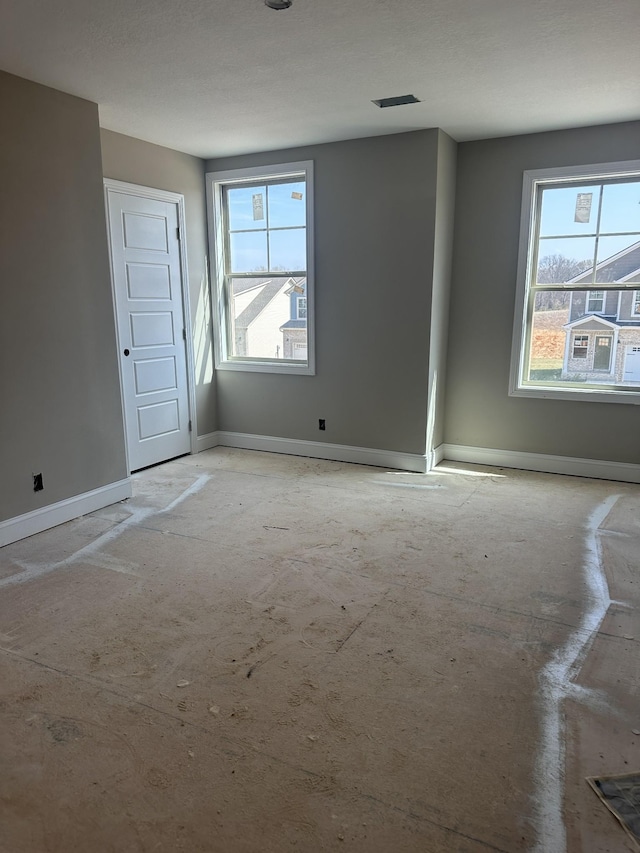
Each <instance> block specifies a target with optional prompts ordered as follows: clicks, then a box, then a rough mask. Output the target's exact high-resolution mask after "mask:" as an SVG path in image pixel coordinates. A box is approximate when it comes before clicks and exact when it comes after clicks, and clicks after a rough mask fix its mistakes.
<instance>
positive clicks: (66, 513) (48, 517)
mask: <svg viewBox="0 0 640 853" xmlns="http://www.w3.org/2000/svg"><path fill="white" fill-rule="evenodd" d="M130 497H131V480H130V479H129V478H128V477H127V479H126V480H119V481H118V482H116V483H109V485H108V486H101V487H100V488H99V489H93V491H91V492H84V494H81V495H75V496H74V497H72V498H67V499H66V500H63V501H58V503H55V504H49V506H43V507H41V508H40V509H34V510H33V512H27V513H25V514H24V515H17V516H16V517H15V518H9V519H7V521H0V547H2V546H3V545H9V544H10V543H11V542H17V541H18V540H19V539H26V538H27V536H33V535H34V533H41V532H42V531H43V530H48V529H49V528H50V527H56V526H57V525H58V524H64V522H65V521H71V519H73V518H78V516H80V515H86V514H87V513H88V512H95V511H96V510H98V509H102V507H105V506H109V504H114V503H117V502H118V501H122V500H124V499H125V498H130Z"/></svg>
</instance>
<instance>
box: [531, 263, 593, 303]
mask: <svg viewBox="0 0 640 853" xmlns="http://www.w3.org/2000/svg"><path fill="white" fill-rule="evenodd" d="M591 263H592V262H591V261H590V260H584V261H576V260H575V258H565V256H564V255H545V256H544V257H543V258H540V260H539V261H538V277H537V278H538V281H537V283H538V284H564V283H565V282H567V281H570V280H571V279H572V278H575V276H577V275H578V274H579V273H581V272H584V271H585V270H587V269H589V267H590V266H591ZM569 299H570V294H569V293H562V292H559V291H556V292H549V293H538V294H536V311H559V310H562V309H564V308H568V307H569Z"/></svg>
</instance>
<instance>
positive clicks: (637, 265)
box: [562, 242, 640, 385]
mask: <svg viewBox="0 0 640 853" xmlns="http://www.w3.org/2000/svg"><path fill="white" fill-rule="evenodd" d="M592 280H593V269H592V268H590V269H588V270H585V272H583V273H580V274H579V275H577V276H575V278H572V279H571V283H572V284H574V283H579V282H580V281H585V282H587V281H589V282H591V281H592ZM596 281H597V282H602V283H603V284H604V283H607V284H612V283H614V282H620V283H621V284H623V283H624V284H626V285H627V286H628V284H629V283H630V282H638V289H637V290H592V291H586V290H574V291H572V292H571V304H570V310H569V321H568V322H567V323H566V324H565V325H564V327H563V328H564V329H565V330H566V333H567V339H566V344H565V354H564V364H563V369H562V378H563V379H575V380H578V381H579V380H589V381H591V382H601V383H604V384H606V383H612V384H613V383H615V384H618V385H619V384H623V383H624V384H634V385H640V242H638V243H634V244H633V246H629V247H628V248H627V249H624V250H623V251H622V252H618V253H617V254H616V255H612V256H611V257H610V258H607V259H606V260H604V261H602V263H600V264H598V266H597V268H596Z"/></svg>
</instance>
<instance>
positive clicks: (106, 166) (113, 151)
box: [101, 130, 216, 435]
mask: <svg viewBox="0 0 640 853" xmlns="http://www.w3.org/2000/svg"><path fill="white" fill-rule="evenodd" d="M101 139H102V165H103V171H104V177H105V178H113V179H114V180H117V181H126V182H127V183H131V184H138V185H139V186H145V187H153V188H154V189H161V190H169V191H170V192H175V193H181V194H182V195H183V196H184V204H185V220H186V231H187V234H186V238H187V239H186V250H187V261H188V272H189V299H190V307H191V322H192V333H193V342H194V354H195V360H196V364H195V370H196V389H195V390H196V418H195V419H196V423H197V430H198V435H206V434H207V433H210V432H213V431H214V430H215V429H216V413H215V390H214V387H213V383H214V376H213V353H212V346H211V340H212V339H211V302H210V291H209V285H208V274H207V224H206V202H205V184H204V160H200V159H199V158H198V157H192V156H191V155H190V154H182V153H180V152H179V151H173V150H171V149H170V148H163V147H162V146H160V145H152V144H151V143H150V142H143V141H142V140H141V139H134V138H132V137H131V136H123V135H122V134H120V133H114V132H113V131H110V130H102V131H101Z"/></svg>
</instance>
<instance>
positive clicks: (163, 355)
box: [108, 189, 191, 471]
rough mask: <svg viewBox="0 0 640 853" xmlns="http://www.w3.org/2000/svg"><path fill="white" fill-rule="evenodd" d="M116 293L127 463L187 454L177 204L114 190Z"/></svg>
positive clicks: (138, 464) (132, 464)
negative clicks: (127, 452) (127, 453)
mask: <svg viewBox="0 0 640 853" xmlns="http://www.w3.org/2000/svg"><path fill="white" fill-rule="evenodd" d="M108 199H109V229H110V234H111V253H112V268H113V278H114V293H115V302H116V316H117V325H118V339H119V346H120V371H121V376H122V393H123V402H124V410H125V412H124V414H125V424H126V431H127V446H128V451H129V466H130V468H131V470H132V471H135V470H137V469H138V468H144V467H145V466H147V465H153V464H155V463H156V462H162V461H164V460H165V459H171V458H173V457H174V456H180V455H182V454H184V453H188V452H189V451H190V449H191V438H190V434H189V392H188V381H187V361H186V347H185V341H184V334H183V329H184V317H183V307H182V299H183V293H182V280H181V266H180V243H179V240H178V236H177V227H178V208H177V204H175V203H174V202H165V201H158V200H155V199H148V198H143V197H140V196H135V195H130V194H128V193H121V192H118V191H116V190H112V189H109V191H108Z"/></svg>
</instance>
